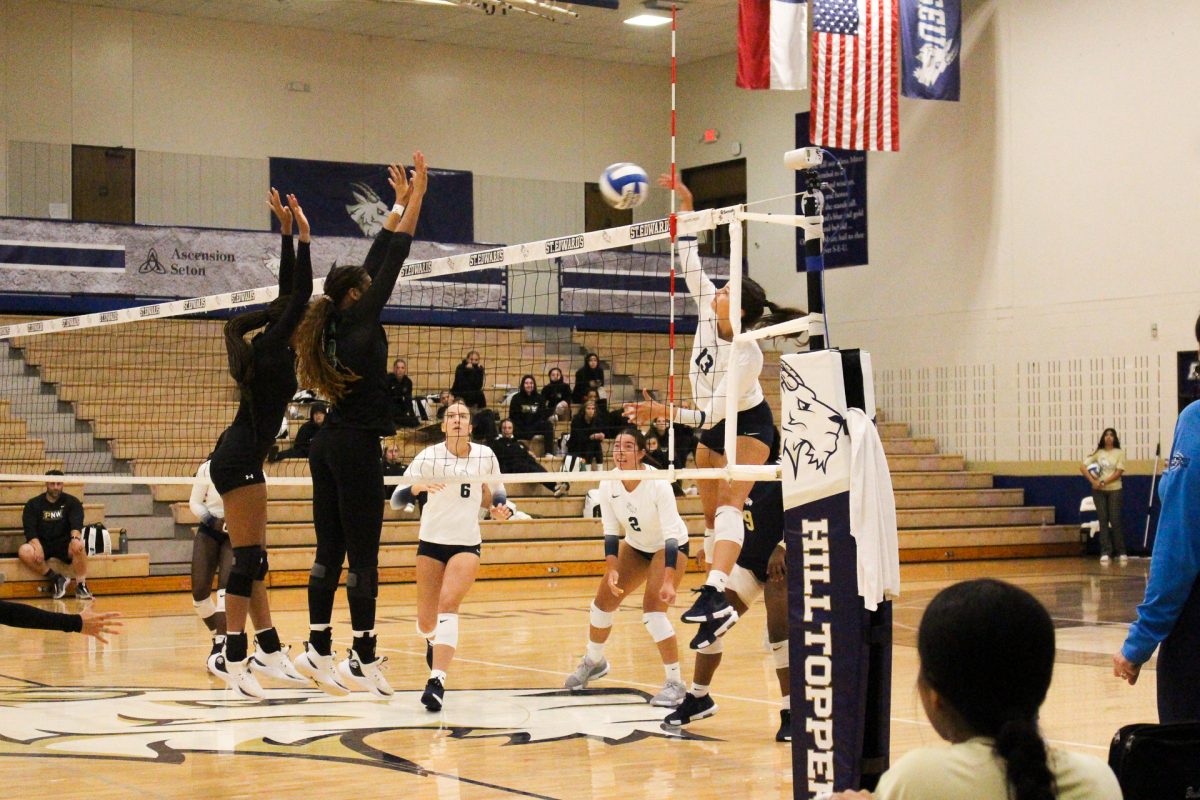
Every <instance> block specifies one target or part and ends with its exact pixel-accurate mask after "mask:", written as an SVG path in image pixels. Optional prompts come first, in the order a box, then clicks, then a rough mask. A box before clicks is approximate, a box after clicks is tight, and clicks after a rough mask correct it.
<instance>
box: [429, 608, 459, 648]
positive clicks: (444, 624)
mask: <svg viewBox="0 0 1200 800" xmlns="http://www.w3.org/2000/svg"><path fill="white" fill-rule="evenodd" d="M433 643H434V644H442V645H446V646H447V647H454V648H457V647H458V614H438V621H437V627H436V628H434V629H433Z"/></svg>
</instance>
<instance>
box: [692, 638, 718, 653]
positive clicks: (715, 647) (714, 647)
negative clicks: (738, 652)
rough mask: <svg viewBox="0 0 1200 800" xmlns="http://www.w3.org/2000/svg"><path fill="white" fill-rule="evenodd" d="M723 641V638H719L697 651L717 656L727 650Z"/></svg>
mask: <svg viewBox="0 0 1200 800" xmlns="http://www.w3.org/2000/svg"><path fill="white" fill-rule="evenodd" d="M723 641H724V640H722V639H717V640H716V641H715V642H713V643H712V644H710V645H708V646H707V647H701V648H700V649H698V650H697V651H696V652H697V653H704V655H706V656H715V655H718V654H720V653H723V652H724V651H725V645H724V644H723Z"/></svg>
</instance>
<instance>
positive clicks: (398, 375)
mask: <svg viewBox="0 0 1200 800" xmlns="http://www.w3.org/2000/svg"><path fill="white" fill-rule="evenodd" d="M385 380H386V386H387V393H388V401H389V402H390V403H391V404H392V422H395V423H396V426H397V427H400V428H415V427H417V426H418V425H419V424H420V422H419V421H418V420H417V414H416V412H415V411H414V410H413V383H412V378H410V377H408V362H407V361H405V360H404V359H403V358H397V359H396V360H395V361H393V362H392V371H391V372H390V373H389V374H388V376H387V378H386V379H385ZM388 496H389V497H390V496H391V495H388Z"/></svg>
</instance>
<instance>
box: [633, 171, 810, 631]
mask: <svg viewBox="0 0 1200 800" xmlns="http://www.w3.org/2000/svg"><path fill="white" fill-rule="evenodd" d="M658 185H659V186H661V187H662V188H664V189H671V188H674V189H675V191H676V193H677V194H678V195H679V210H680V213H685V214H686V213H690V212H692V211H694V210H695V204H694V202H693V200H692V193H691V191H689V190H688V188H687V187H686V186H684V185H683V182H682V181H680V180H678V179H673V178H672V176H670V175H660V176H659V179H658ZM679 260H680V267H681V271H682V272H683V275H684V279H685V280H686V281H687V286H688V292H689V293H690V294H691V296H692V299H693V300H695V301H696V307H697V310H698V312H699V317H700V318H699V320H697V323H696V334H695V337H694V338H693V340H692V354H691V358H690V362H689V365H688V379H689V381H690V383H691V385H692V397H693V399H694V400H695V402H696V406H697V407H696V408H694V409H690V408H682V407H680V406H675V408H674V417H672V416H671V408H670V407H669V406H667V404H665V403H659V402H657V401H654V400H652V399H651V397H650V394H649V392H645V397H646V401H645V402H642V403H629V404H627V405H626V407H625V418H626V419H628V420H629V421H630V422H632V423H634V424H635V425H646V424H648V423H649V422H650V421H651V420H653V419H658V418H659V417H662V418H665V419H667V420H668V421H669V422H682V423H684V424H685V425H691V426H693V427H698V428H701V429H702V430H701V431H700V444H699V445H697V447H696V466H697V467H698V468H700V469H706V468H721V467H724V466H725V465H726V464H728V463H729V462H730V459H731V458H732V459H735V460H734V462H733V463H735V464H740V465H752V464H766V463H767V458H768V456H769V455H770V452H771V442H772V441H773V440H774V437H775V418H774V415H773V414H772V413H771V407H770V405H768V404H767V399H766V397H765V396H764V395H763V390H762V386H760V385H759V382H758V377H759V373H761V372H762V367H763V354H762V350H761V349H759V346H758V343H757V342H749V343H747V344H745V345H741V346H738V347H734V344H733V325H732V323H731V321H730V320H731V319H732V317H733V315H737V316H738V317H739V318H740V320H741V327H742V329H743V330H750V329H752V328H757V327H765V326H767V325H775V324H778V323H781V322H786V321H788V320H792V319H796V318H798V317H802V316H804V314H805V312H804V311H800V310H799V309H794V308H784V307H782V306H777V305H775V304H774V303H772V302H770V301H769V300H767V296H766V293H765V292H764V291H763V288H762V287H761V286H759V285H758V284H757V283H756V282H754V281H752V280H750V279H749V278H743V279H742V298H741V308H740V309H735V308H730V304H729V287H728V285H726V286H724V287H722V288H721V289H717V288H716V286H715V285H714V284H713V282H712V280H710V279H709V277H708V276H707V275H705V274H704V269H703V267H702V266H701V263H700V254H699V242H697V240H696V237H695V236H680V237H679ZM767 310H770V312H771V314H770V315H767V316H764V312H766V311H767ZM732 363H736V364H737V367H738V371H737V375H736V377H735V380H734V382H732V383H731V382H730V380H729V372H730V365H731V364H732ZM730 393H732V394H733V395H734V396H735V397H736V398H737V399H736V405H737V420H736V423H735V424H736V425H737V439H736V445H735V446H736V448H737V452H736V453H726V452H725V398H726V396H727V395H728V394H730ZM696 486H697V488H698V489H699V490H700V501H701V504H702V505H703V506H704V528H705V530H704V558H705V561H707V562H708V564H709V571H708V577H707V579H706V580H705V582H704V585H703V586H701V587H700V589H699V590H698V591H699V592H700V597H699V598H698V599H697V600H696V602H695V603H694V604H693V605H692V607H691V608H689V609H688V610H687V611H685V612H683V615H682V617H681V618H682V619H683V621H684V622H692V623H697V624H698V625H699V626H700V629H699V631H698V632H697V633H696V635H695V636H694V637H692V641H691V642H690V644H689V646H690V647H691V648H692V649H693V650H699V651H701V652H703V651H705V649H706V648H712V647H715V646H716V643H717V638H718V637H720V636H723V635H724V634H725V632H726V631H727V630H729V628H731V627H732V626H733V624H734V623H736V622H737V619H738V613H737V610H736V609H734V607H733V606H732V605H730V603H729V601H728V600H726V599H725V585H726V583H727V582H728V580H729V574H730V572H732V571H733V567H734V565H735V564H736V563H737V558H738V554H739V553H741V551H742V542H743V541H744V540H745V538H746V526H745V522H744V520H743V518H742V509H743V507H744V506H745V504H746V498H747V497H749V496H750V490H751V489H752V488H753V487H754V481H728V480H721V479H716V480H711V479H710V480H703V481H696Z"/></svg>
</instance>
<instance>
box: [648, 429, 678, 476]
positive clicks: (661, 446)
mask: <svg viewBox="0 0 1200 800" xmlns="http://www.w3.org/2000/svg"><path fill="white" fill-rule="evenodd" d="M642 460H643V461H645V462H646V463H647V464H649V465H650V466H652V467H654V468H655V469H666V468H667V465H668V464H670V462H671V460H670V459H669V458H668V457H667V445H666V443H665V442H662V441H659V438H658V437H657V436H656V435H655V434H653V433H649V434H646V457H645V458H644V459H642Z"/></svg>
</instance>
